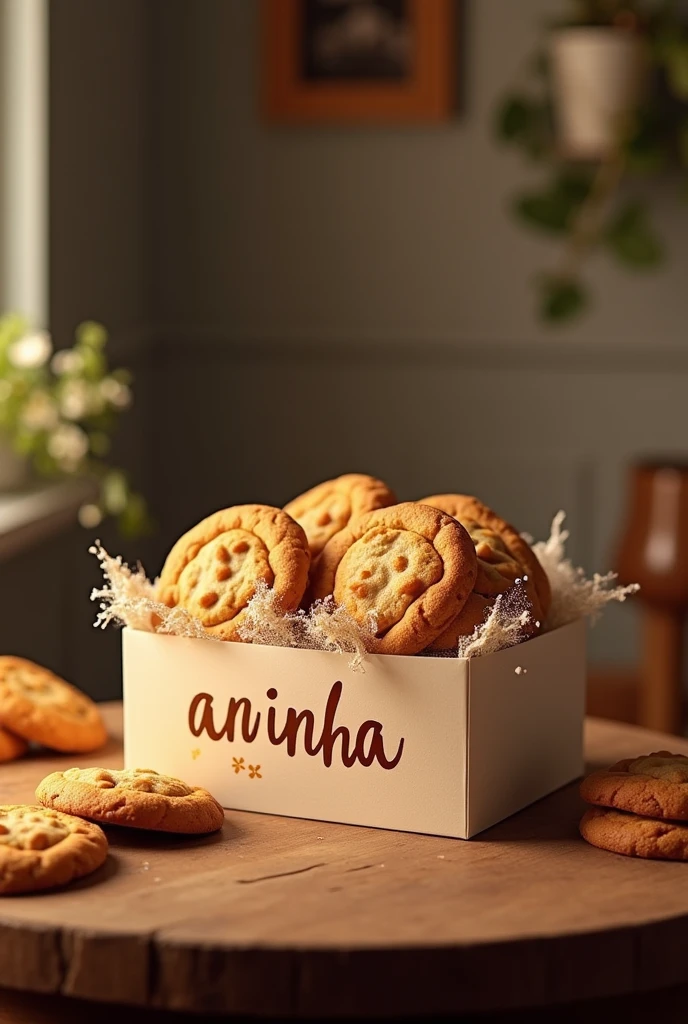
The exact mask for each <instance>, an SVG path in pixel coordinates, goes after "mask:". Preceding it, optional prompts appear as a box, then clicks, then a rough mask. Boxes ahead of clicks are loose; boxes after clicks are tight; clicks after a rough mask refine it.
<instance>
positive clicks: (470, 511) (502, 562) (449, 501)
mask: <svg viewBox="0 0 688 1024" xmlns="http://www.w3.org/2000/svg"><path fill="white" fill-rule="evenodd" d="M422 504H424V505H432V506H433V508H439V509H441V510H442V511H443V512H446V513H447V514H448V515H450V516H453V517H454V518H455V519H457V520H458V521H459V522H460V523H461V524H462V525H463V526H464V527H465V528H466V529H467V530H468V533H469V534H470V536H471V539H472V540H473V543H474V544H475V550H476V554H477V556H478V578H477V580H476V583H475V587H474V590H475V593H476V594H479V595H480V596H481V597H484V598H488V599H490V602H491V603H492V602H493V601H494V598H495V597H497V596H498V595H499V594H503V593H505V592H506V591H507V590H510V589H511V588H512V587H513V586H514V585H515V584H516V581H517V580H520V581H522V585H523V584H524V585H525V590H526V596H527V598H528V602H529V604H530V606H531V610H532V614H531V618H532V621H531V623H530V626H529V627H528V628H527V629H526V630H525V632H527V633H528V634H529V635H533V634H535V633H537V632H538V631H539V629H540V624H541V623H542V622H543V621H544V619H545V617H546V615H547V612H548V611H549V607H550V603H551V591H550V585H549V580H548V578H547V574H546V573H545V571H544V569H543V568H542V566H541V565H540V563H539V561H538V559H537V556H536V554H535V552H534V551H533V550H532V548H531V547H530V545H529V544H527V543H526V541H525V540H524V539H523V538H522V537H521V535H520V534H519V532H518V530H516V529H515V528H514V527H513V526H512V525H511V524H510V523H507V522H506V521H505V520H504V519H502V518H501V517H500V516H498V515H497V513H496V512H493V510H492V509H491V508H489V507H488V506H487V505H485V504H483V502H482V501H478V499H477V498H473V497H471V496H470V495H466V494H434V495H431V496H430V497H429V498H423V500H422ZM457 628H458V627H457ZM455 634H456V629H454V630H452V631H450V633H449V634H448V635H447V638H446V640H445V639H444V638H443V640H442V641H441V642H442V643H446V645H447V649H448V648H449V647H453V646H455V644H454V643H453V638H454V635H455Z"/></svg>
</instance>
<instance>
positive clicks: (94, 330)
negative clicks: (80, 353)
mask: <svg viewBox="0 0 688 1024" xmlns="http://www.w3.org/2000/svg"><path fill="white" fill-rule="evenodd" d="M75 333H76V342H77V345H78V346H79V347H81V346H85V347H86V348H94V349H101V348H104V347H105V345H106V343H107V340H108V335H107V331H106V330H105V328H104V327H103V325H102V324H99V323H96V321H95V320H85V321H84V322H83V323H82V324H79V326H78V327H77V329H76V332H75Z"/></svg>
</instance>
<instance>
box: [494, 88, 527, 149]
mask: <svg viewBox="0 0 688 1024" xmlns="http://www.w3.org/2000/svg"><path fill="white" fill-rule="evenodd" d="M531 123H532V106H531V104H530V103H529V102H528V101H527V100H525V99H523V98H522V97H521V96H511V97H509V98H508V99H507V100H505V102H504V104H503V105H502V107H501V109H500V110H499V111H498V112H497V134H498V136H499V138H500V139H503V140H504V141H505V142H512V141H513V140H514V139H518V138H521V137H522V136H523V135H525V134H526V132H527V131H528V129H529V128H530V126H531Z"/></svg>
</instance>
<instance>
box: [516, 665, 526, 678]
mask: <svg viewBox="0 0 688 1024" xmlns="http://www.w3.org/2000/svg"><path fill="white" fill-rule="evenodd" d="M527 671H528V669H527V668H524V667H523V665H517V666H516V668H515V669H514V672H515V673H516V675H517V676H524V675H525V674H526V673H527Z"/></svg>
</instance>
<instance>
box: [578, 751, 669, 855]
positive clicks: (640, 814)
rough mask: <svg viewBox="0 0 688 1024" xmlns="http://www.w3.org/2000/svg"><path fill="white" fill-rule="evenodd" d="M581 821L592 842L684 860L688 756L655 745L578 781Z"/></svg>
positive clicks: (605, 847) (604, 847)
mask: <svg viewBox="0 0 688 1024" xmlns="http://www.w3.org/2000/svg"><path fill="white" fill-rule="evenodd" d="M580 791H581V796H582V797H583V799H584V800H586V801H587V802H588V803H589V804H592V805H594V806H592V807H591V808H590V809H589V810H588V811H586V812H585V814H584V815H583V818H582V820H581V823H580V832H581V835H582V836H583V838H584V839H585V840H587V842H589V843H591V844H592V845H593V846H598V847H599V848H600V849H602V850H609V851H611V852H612V853H621V854H625V855H626V856H629V857H648V858H653V859H658V860H688V757H684V756H683V755H682V754H671V753H669V751H668V750H658V751H656V752H655V753H653V754H647V755H645V756H643V757H636V758H629V759H627V760H624V761H618V762H617V763H616V764H613V765H612V766H611V767H610V768H605V769H603V770H602V771H597V772H594V773H593V774H592V775H589V776H588V777H587V778H586V779H584V780H583V782H582V783H581V788H580Z"/></svg>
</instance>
